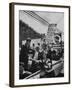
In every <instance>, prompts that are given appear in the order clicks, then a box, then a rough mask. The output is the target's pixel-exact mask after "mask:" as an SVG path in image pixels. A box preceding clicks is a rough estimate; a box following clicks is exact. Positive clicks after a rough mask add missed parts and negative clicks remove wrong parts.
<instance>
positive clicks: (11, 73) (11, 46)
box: [9, 2, 70, 87]
mask: <svg viewBox="0 0 72 90" xmlns="http://www.w3.org/2000/svg"><path fill="white" fill-rule="evenodd" d="M14 5H29V6H43V7H59V8H68V10H69V21H68V23H69V52H68V53H69V81H68V82H62V83H51V84H34V85H31V84H30V85H14ZM60 84H70V6H63V5H47V4H29V3H14V2H13V3H9V86H10V87H26V86H41V85H42V86H44V85H60Z"/></svg>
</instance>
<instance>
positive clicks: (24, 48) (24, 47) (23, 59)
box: [20, 38, 31, 70]
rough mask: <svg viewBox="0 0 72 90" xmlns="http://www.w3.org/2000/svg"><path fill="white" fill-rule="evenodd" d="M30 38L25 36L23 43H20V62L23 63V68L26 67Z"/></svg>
mask: <svg viewBox="0 0 72 90" xmlns="http://www.w3.org/2000/svg"><path fill="white" fill-rule="evenodd" d="M30 43H31V39H30V38H27V40H26V43H25V45H22V47H21V51H20V62H22V63H23V64H24V69H25V70H27V69H28V53H29V50H30Z"/></svg>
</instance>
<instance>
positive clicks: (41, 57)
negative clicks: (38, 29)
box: [19, 38, 64, 79]
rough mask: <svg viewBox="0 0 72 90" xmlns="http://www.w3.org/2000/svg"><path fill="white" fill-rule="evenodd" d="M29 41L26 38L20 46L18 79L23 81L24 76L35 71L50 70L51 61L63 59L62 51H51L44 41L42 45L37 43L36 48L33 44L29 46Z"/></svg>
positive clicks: (51, 48)
mask: <svg viewBox="0 0 72 90" xmlns="http://www.w3.org/2000/svg"><path fill="white" fill-rule="evenodd" d="M30 44H31V39H30V38H27V40H26V43H25V45H22V46H21V50H20V56H19V60H20V61H19V62H20V63H19V64H20V67H19V78H20V79H24V78H25V77H26V76H28V75H30V74H32V73H34V72H36V71H37V70H43V71H46V70H49V69H51V68H52V60H60V59H61V58H62V57H63V54H64V50H63V49H62V48H61V49H59V50H55V49H53V47H52V45H51V44H49V45H48V44H47V43H46V40H45V39H44V40H43V43H42V44H40V43H38V44H37V45H36V46H35V44H34V43H33V45H32V47H31V46H30Z"/></svg>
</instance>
